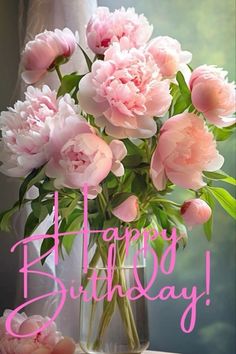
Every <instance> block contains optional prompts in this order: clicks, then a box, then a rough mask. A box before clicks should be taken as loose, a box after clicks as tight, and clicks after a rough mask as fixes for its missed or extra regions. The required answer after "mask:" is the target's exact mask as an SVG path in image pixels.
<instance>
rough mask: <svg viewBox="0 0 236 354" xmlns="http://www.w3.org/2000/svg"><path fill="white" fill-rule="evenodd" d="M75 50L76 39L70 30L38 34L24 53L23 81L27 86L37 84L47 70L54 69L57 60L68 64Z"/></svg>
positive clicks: (56, 30) (27, 45) (28, 44)
mask: <svg viewBox="0 0 236 354" xmlns="http://www.w3.org/2000/svg"><path fill="white" fill-rule="evenodd" d="M75 49H76V38H75V35H74V34H73V33H72V32H71V30H69V28H64V29H63V30H59V29H55V31H44V32H43V33H40V34H38V35H37V36H36V37H35V39H34V40H32V41H30V42H28V43H27V44H26V47H25V50H24V51H23V53H22V66H23V70H24V71H23V73H22V78H23V80H24V81H25V82H26V83H27V84H34V83H36V82H37V81H39V80H40V79H41V78H42V77H43V75H44V74H46V72H47V70H49V69H50V70H51V69H53V68H54V66H55V65H54V64H55V60H56V59H57V60H58V59H60V61H61V62H62V63H63V62H66V61H67V60H68V58H69V57H70V56H71V55H72V54H73V53H74V51H75Z"/></svg>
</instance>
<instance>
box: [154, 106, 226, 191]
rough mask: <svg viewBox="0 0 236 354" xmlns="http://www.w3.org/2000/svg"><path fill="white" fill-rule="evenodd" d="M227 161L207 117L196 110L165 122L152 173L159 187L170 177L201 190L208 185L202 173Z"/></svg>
mask: <svg viewBox="0 0 236 354" xmlns="http://www.w3.org/2000/svg"><path fill="white" fill-rule="evenodd" d="M223 162H224V158H223V156H221V155H220V154H219V152H218V151H217V149H216V142H215V140H214V138H213V134H212V133H210V132H209V131H208V129H207V127H206V125H205V123H204V120H203V119H202V118H200V117H199V116H197V115H195V114H193V113H182V114H179V115H176V116H174V117H172V118H170V119H168V120H167V121H166V122H165V123H164V125H163V127H162V129H161V134H160V138H159V141H158V144H157V147H156V150H155V151H154V154H153V156H152V160H151V171H150V173H151V178H152V181H153V184H154V186H155V187H156V188H157V190H163V189H165V187H166V182H167V179H169V180H170V181H171V182H173V183H175V184H176V185H178V186H180V187H183V188H191V189H194V190H197V189H199V188H201V187H203V186H205V183H204V182H203V180H202V172H203V171H215V170H218V169H219V168H221V166H222V165H223Z"/></svg>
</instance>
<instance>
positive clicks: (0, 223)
mask: <svg viewBox="0 0 236 354" xmlns="http://www.w3.org/2000/svg"><path fill="white" fill-rule="evenodd" d="M27 202H28V201H27V200H25V201H24V204H25V203H27ZM17 211H19V201H17V202H16V203H15V204H14V205H13V207H11V208H10V209H8V210H5V211H3V212H2V213H1V214H0V229H1V230H2V231H6V232H8V231H10V229H11V226H10V224H11V220H12V217H13V215H14V214H15V213H16V212H17Z"/></svg>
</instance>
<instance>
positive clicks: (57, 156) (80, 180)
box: [45, 121, 113, 198]
mask: <svg viewBox="0 0 236 354" xmlns="http://www.w3.org/2000/svg"><path fill="white" fill-rule="evenodd" d="M67 124H68V122H67ZM70 130H71V134H70ZM61 132H62V134H60V131H57V127H55V134H54V133H52V139H51V144H50V148H49V154H50V155H51V159H50V160H49V162H48V164H47V165H46V170H45V173H46V175H47V176H48V177H51V178H55V181H54V184H55V187H56V188H61V187H68V188H80V189H82V188H83V187H84V185H85V184H87V185H88V189H89V194H88V197H89V198H94V197H96V195H97V194H98V193H99V192H101V187H100V186H99V184H100V182H102V180H103V179H104V178H106V176H107V175H108V173H109V172H110V171H111V169H112V165H113V154H112V151H111V149H110V147H109V145H108V144H107V143H106V142H105V141H104V140H103V139H101V138H100V137H98V136H97V135H96V134H95V133H94V132H93V131H92V128H91V127H90V126H89V125H88V124H87V123H84V122H83V121H81V122H80V124H77V125H76V124H75V125H74V129H73V134H72V129H69V130H67V129H66V125H65V131H63V130H61Z"/></svg>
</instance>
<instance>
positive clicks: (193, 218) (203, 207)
mask: <svg viewBox="0 0 236 354" xmlns="http://www.w3.org/2000/svg"><path fill="white" fill-rule="evenodd" d="M180 212H181V215H182V217H183V219H184V222H185V224H186V225H188V226H190V227H192V226H194V225H201V224H204V223H205V222H207V221H208V220H209V219H210V217H211V214H212V211H211V208H210V207H209V205H208V204H207V203H206V202H205V201H204V200H202V199H190V200H187V201H186V202H184V204H183V205H182V207H181V210H180Z"/></svg>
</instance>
